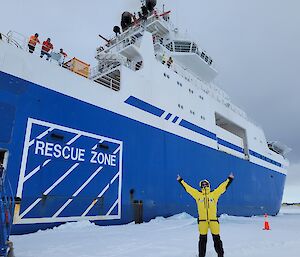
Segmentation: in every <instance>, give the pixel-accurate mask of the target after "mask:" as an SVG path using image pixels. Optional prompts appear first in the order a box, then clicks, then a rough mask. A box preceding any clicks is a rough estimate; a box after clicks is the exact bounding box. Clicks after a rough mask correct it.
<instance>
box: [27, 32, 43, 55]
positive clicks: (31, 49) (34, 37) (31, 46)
mask: <svg viewBox="0 0 300 257" xmlns="http://www.w3.org/2000/svg"><path fill="white" fill-rule="evenodd" d="M36 44H40V40H39V34H38V33H35V34H34V35H32V36H31V37H30V38H29V41H28V48H29V53H31V54H32V53H33V52H34V49H35V46H36Z"/></svg>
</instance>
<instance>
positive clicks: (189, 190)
mask: <svg viewBox="0 0 300 257" xmlns="http://www.w3.org/2000/svg"><path fill="white" fill-rule="evenodd" d="M177 181H178V182H179V183H180V184H181V185H182V186H183V188H184V189H185V191H186V192H187V193H188V194H190V195H191V196H192V197H193V198H194V199H196V198H197V196H198V194H199V191H198V190H197V189H195V188H193V187H191V186H190V185H189V184H188V183H186V182H185V181H184V180H183V179H182V177H180V176H179V175H178V176H177Z"/></svg>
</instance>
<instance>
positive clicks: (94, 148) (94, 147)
mask: <svg viewBox="0 0 300 257" xmlns="http://www.w3.org/2000/svg"><path fill="white" fill-rule="evenodd" d="M103 141H104V139H100V140H99V142H98V143H97V144H96V145H94V146H93V148H92V150H96V149H97V147H98V144H102V143H103Z"/></svg>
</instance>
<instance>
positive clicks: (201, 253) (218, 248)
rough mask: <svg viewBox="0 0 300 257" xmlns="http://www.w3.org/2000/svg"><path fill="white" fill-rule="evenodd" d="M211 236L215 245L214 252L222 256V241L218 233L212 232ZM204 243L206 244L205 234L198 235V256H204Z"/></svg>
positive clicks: (219, 256)
mask: <svg viewBox="0 0 300 257" xmlns="http://www.w3.org/2000/svg"><path fill="white" fill-rule="evenodd" d="M212 238H213V240H214V247H215V251H216V253H217V254H218V257H224V250H223V243H222V240H221V238H220V235H213V234H212ZM206 244H207V235H200V236H199V243H198V251H199V257H205V254H206Z"/></svg>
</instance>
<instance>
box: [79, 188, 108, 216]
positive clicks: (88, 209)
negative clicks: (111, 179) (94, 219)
mask: <svg viewBox="0 0 300 257" xmlns="http://www.w3.org/2000/svg"><path fill="white" fill-rule="evenodd" d="M108 188H109V184H107V185H106V187H105V188H104V189H103V190H102V191H101V193H100V194H99V195H98V196H97V198H98V199H96V200H94V201H93V202H92V203H91V204H90V206H89V207H88V208H87V209H86V210H85V212H84V213H83V214H82V215H81V216H82V217H84V216H86V215H87V214H88V212H89V211H90V210H91V209H92V208H93V207H94V205H95V204H96V203H97V202H98V201H99V198H100V197H102V195H104V193H105V192H106V191H107V190H108Z"/></svg>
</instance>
